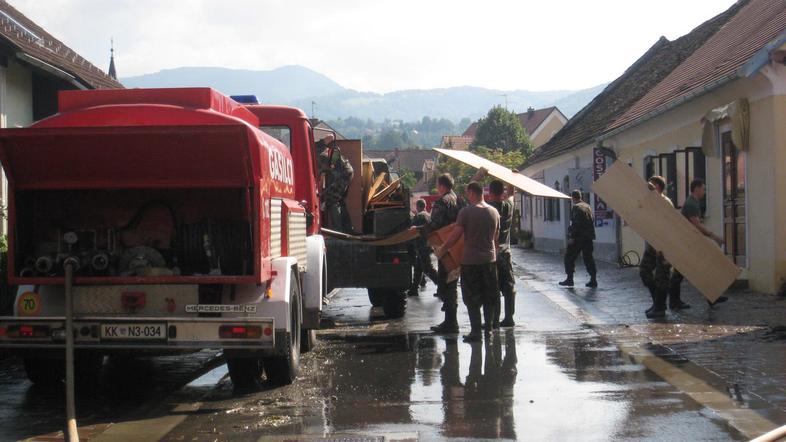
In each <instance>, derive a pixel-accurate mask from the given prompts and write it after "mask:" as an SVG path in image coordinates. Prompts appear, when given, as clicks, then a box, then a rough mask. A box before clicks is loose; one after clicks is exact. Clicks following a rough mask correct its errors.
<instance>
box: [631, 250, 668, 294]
mask: <svg viewBox="0 0 786 442" xmlns="http://www.w3.org/2000/svg"><path fill="white" fill-rule="evenodd" d="M639 276H640V277H641V282H643V283H644V286H645V287H647V289H648V290H649V291H650V296H652V304H653V306H655V307H656V308H658V309H665V307H666V296H667V295H668V292H669V278H670V277H671V264H669V263H668V261H666V259H665V258H664V257H663V255H661V254H660V253H658V252H657V251H656V250H655V249H654V248H653V247H652V246H651V245H649V244H647V245H646V247H645V249H644V256H642V258H641V263H639Z"/></svg>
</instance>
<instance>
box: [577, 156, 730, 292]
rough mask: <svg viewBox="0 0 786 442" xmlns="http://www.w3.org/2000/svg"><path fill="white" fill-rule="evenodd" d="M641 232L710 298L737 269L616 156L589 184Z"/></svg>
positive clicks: (716, 247)
mask: <svg viewBox="0 0 786 442" xmlns="http://www.w3.org/2000/svg"><path fill="white" fill-rule="evenodd" d="M592 190H593V191H594V192H595V193H597V194H598V195H599V196H600V197H601V198H603V201H605V202H606V204H608V205H609V206H610V207H611V208H613V209H614V210H615V211H616V212H617V213H618V214H619V215H620V216H621V217H622V218H624V219H625V221H626V222H627V223H628V224H629V225H630V226H631V227H632V228H633V230H635V231H636V233H638V234H639V235H640V236H641V237H642V238H644V239H645V240H646V241H647V242H649V243H650V244H652V246H653V247H654V248H655V249H656V250H660V251H661V252H662V253H663V254H664V256H665V257H666V259H667V260H668V261H669V262H670V263H671V265H672V266H674V268H676V269H677V270H679V272H680V273H682V274H683V275H684V276H685V278H687V279H688V281H690V282H691V284H693V286H694V287H696V289H697V290H698V291H699V292H701V294H702V295H704V297H705V298H707V299H708V300H709V301H711V302H714V301H715V300H717V299H718V298H719V297H720V296H721V295H722V294H723V292H724V291H726V289H728V288H729V286H730V285H731V284H732V283H733V282H734V280H735V279H737V276H739V274H740V269H739V268H738V267H737V266H736V265H735V264H734V263H733V262H732V261H731V260H730V259H729V258H728V257H727V256H726V255H724V254H723V252H722V251H721V249H719V248H718V246H717V245H716V244H715V243H714V242H713V241H711V240H710V239H709V238H707V237H705V236H704V235H702V234H701V232H699V231H698V229H696V227H695V226H694V225H693V224H691V222H690V221H688V220H687V219H686V218H685V217H684V216H682V214H681V213H680V212H679V211H677V210H675V209H674V208H673V207H671V205H669V203H667V202H666V201H665V200H664V199H663V198H662V197H661V196H660V195H658V193H657V192H654V191H651V190H649V189H648V188H647V183H646V182H645V181H644V180H643V179H642V178H641V177H639V176H638V175H637V174H636V172H634V171H633V169H632V168H631V167H630V166H628V165H627V164H625V163H623V162H621V161H617V162H616V163H614V165H613V166H611V167H610V168H609V169H607V170H606V173H605V174H604V175H603V176H602V177H600V179H599V180H598V181H595V183H594V184H593V185H592Z"/></svg>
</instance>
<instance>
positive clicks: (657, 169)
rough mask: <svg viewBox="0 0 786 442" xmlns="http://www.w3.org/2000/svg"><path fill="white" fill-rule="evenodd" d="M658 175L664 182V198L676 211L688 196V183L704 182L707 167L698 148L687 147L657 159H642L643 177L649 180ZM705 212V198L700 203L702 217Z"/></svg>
mask: <svg viewBox="0 0 786 442" xmlns="http://www.w3.org/2000/svg"><path fill="white" fill-rule="evenodd" d="M653 175H660V176H662V177H663V178H664V179H665V180H666V191H665V192H664V193H665V194H666V196H668V197H669V199H671V201H672V202H673V203H674V206H675V207H677V208H678V209H679V208H681V207H682V205H683V204H685V200H686V199H687V198H688V195H690V182H691V181H693V180H694V179H696V178H701V179H703V180H706V177H707V166H706V161H705V158H704V153H703V152H702V151H701V148H699V147H687V148H685V149H682V150H675V151H674V152H671V153H664V154H660V155H658V156H657V157H654V156H647V157H645V158H644V176H645V177H646V178H647V179H649V178H650V177H651V176H653ZM706 210H707V197H706V196H705V197H704V199H703V200H702V201H701V213H702V216H703V215H704V213H705V212H706Z"/></svg>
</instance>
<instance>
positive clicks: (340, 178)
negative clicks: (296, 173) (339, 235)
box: [319, 149, 355, 233]
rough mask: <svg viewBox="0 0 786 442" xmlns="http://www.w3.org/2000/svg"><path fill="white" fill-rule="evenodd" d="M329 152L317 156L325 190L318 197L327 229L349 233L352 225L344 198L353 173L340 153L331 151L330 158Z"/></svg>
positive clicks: (325, 150)
mask: <svg viewBox="0 0 786 442" xmlns="http://www.w3.org/2000/svg"><path fill="white" fill-rule="evenodd" d="M329 152H330V151H329V150H328V149H324V150H323V152H322V153H320V154H319V164H320V171H321V172H322V173H324V174H325V189H324V190H323V191H322V194H321V195H320V197H321V199H322V204H323V207H322V210H323V212H324V213H325V214H326V217H327V227H328V228H329V229H333V230H337V231H339V232H347V233H351V232H352V223H351V222H350V221H349V213H347V206H346V204H345V203H344V198H345V197H346V196H347V190H348V189H349V183H350V181H352V177H353V176H354V173H355V171H354V170H353V169H352V165H350V164H349V161H348V160H347V159H346V158H344V157H342V156H341V151H339V150H338V149H335V150H333V154H332V156H331V157H328V155H329Z"/></svg>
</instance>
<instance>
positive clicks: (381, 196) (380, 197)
mask: <svg viewBox="0 0 786 442" xmlns="http://www.w3.org/2000/svg"><path fill="white" fill-rule="evenodd" d="M400 185H401V178H399V179H397V180H394V181H393V182H392V183H390V184H388V186H387V187H385V188H384V189H382V190H380V191H379V192H377V194H376V195H374V196H372V197H371V201H370V202H372V203H378V202H380V201H386V200H387V198H388V197H389V196H390V195H391V194H393V192H395V191H396V189H398V188H399V186H400Z"/></svg>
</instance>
